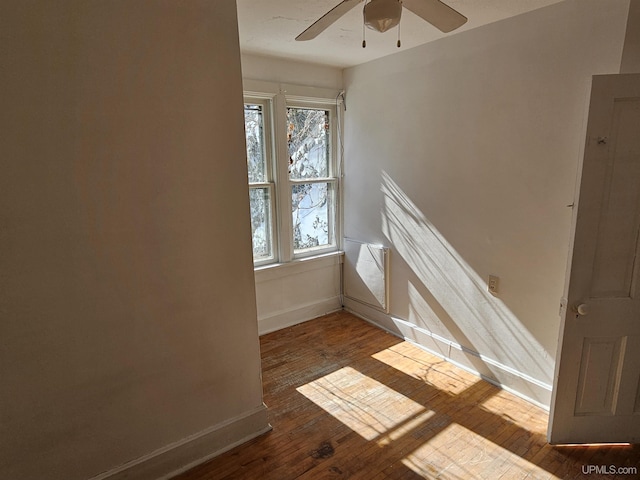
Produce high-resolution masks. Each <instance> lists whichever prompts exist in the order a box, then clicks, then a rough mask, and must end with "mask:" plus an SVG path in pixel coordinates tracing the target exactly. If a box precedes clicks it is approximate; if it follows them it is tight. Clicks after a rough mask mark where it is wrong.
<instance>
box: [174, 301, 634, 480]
mask: <svg viewBox="0 0 640 480" xmlns="http://www.w3.org/2000/svg"><path fill="white" fill-rule="evenodd" d="M261 347H262V368H263V382H264V398H265V403H266V405H267V406H268V408H269V419H270V422H271V425H272V426H273V431H271V432H270V433H268V434H265V435H263V436H261V437H259V438H257V439H255V440H253V441H251V442H249V443H246V444H244V445H242V446H240V447H237V448H235V449H233V450H231V451H229V452H227V453H224V454H223V455H221V456H219V457H217V458H215V459H213V460H211V461H209V462H207V463H206V464H203V465H200V466H198V467H196V468H194V469H192V470H190V471H188V472H186V473H184V474H182V475H180V476H178V477H176V478H177V479H179V480H214V479H251V480H262V479H273V480H289V479H310V480H321V479H366V480H379V479H409V480H413V479H424V478H429V479H431V478H438V479H448V480H449V479H450V480H459V479H465V480H466V479H491V480H494V479H495V480H498V479H505V480H508V479H525V478H526V479H555V478H561V479H587V478H588V479H597V478H603V479H605V478H606V479H612V478H625V479H631V478H640V475H638V474H636V475H633V474H631V473H630V470H629V469H628V468H627V467H631V468H634V467H637V466H638V465H640V446H638V445H635V446H616V447H612V446H604V447H593V446H591V447H552V446H550V445H548V444H547V443H546V441H545V430H546V425H547V414H546V413H545V412H544V411H543V410H542V409H540V408H538V407H536V406H534V405H531V404H529V403H528V402H526V401H523V400H521V399H519V398H517V397H515V396H513V395H511V394H509V393H507V392H505V391H502V390H500V389H498V388H496V387H494V386H492V385H490V384H489V383H487V382H484V381H482V380H479V379H478V378H477V377H475V376H473V375H470V374H468V373H466V372H465V371H463V370H460V369H458V368H456V367H454V366H452V365H450V364H448V363H447V362H444V361H442V360H441V359H439V358H437V357H434V356H432V355H430V354H428V353H426V352H424V351H423V350H421V349H419V348H417V347H415V346H413V345H412V344H410V343H408V342H404V341H402V340H400V339H399V338H396V337H394V336H393V335H390V334H388V333H386V332H384V331H382V330H379V329H377V328H375V327H373V326H371V325H369V324H368V323H366V322H363V321H362V320H360V319H358V318H356V317H354V316H352V315H350V314H348V313H346V312H339V313H335V314H331V315H328V316H326V317H322V318H320V319H317V320H313V321H311V322H306V323H304V324H301V325H297V326H295V327H291V328H287V329H285V330H281V331H278V332H274V333H271V334H268V335H265V336H263V337H262V338H261ZM612 467H616V468H619V469H620V468H621V467H625V468H627V472H628V473H626V474H618V475H617V476H616V475H604V474H597V473H593V472H594V471H595V469H596V468H599V469H601V470H600V471H601V472H602V471H603V470H602V469H603V468H607V469H611V468H612ZM590 470H591V471H590ZM609 471H612V470H609ZM621 471H622V470H619V472H621Z"/></svg>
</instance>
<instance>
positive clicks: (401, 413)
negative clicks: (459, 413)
mask: <svg viewBox="0 0 640 480" xmlns="http://www.w3.org/2000/svg"><path fill="white" fill-rule="evenodd" d="M296 390H297V391H298V392H299V393H301V394H302V395H304V396H305V397H307V398H308V399H309V400H311V401H312V402H314V403H315V404H316V405H318V406H319V407H320V408H322V409H323V410H325V411H326V412H327V413H329V414H330V415H332V416H333V417H334V418H336V419H337V420H339V421H340V422H342V423H343V424H344V425H346V426H347V427H349V428H350V429H351V430H353V431H354V432H356V433H357V434H359V435H360V436H361V437H363V438H364V439H366V440H377V441H378V442H379V443H380V445H386V444H388V443H389V442H391V441H393V440H395V439H397V438H399V437H401V436H403V435H405V434H406V433H407V432H408V431H410V430H411V429H413V428H415V427H416V426H417V425H419V424H422V423H424V422H425V421H426V420H427V419H428V418H429V417H431V416H432V415H434V412H432V411H429V410H426V409H425V408H424V407H423V406H422V405H420V404H419V403H417V402H414V401H413V400H411V399H410V398H407V397H405V396H404V395H402V394H401V393H398V392H396V391H395V390H393V389H392V388H389V387H388V386H386V385H384V384H382V383H380V382H378V381H376V380H374V379H372V378H369V377H367V376H366V375H363V374H362V373H360V372H359V371H357V370H355V369H353V368H351V367H344V368H341V369H340V370H337V371H335V372H333V373H330V374H329V375H326V376H324V377H322V378H319V379H317V380H314V381H313V382H310V383H307V384H306V385H302V386H301V387H298V388H297V389H296Z"/></svg>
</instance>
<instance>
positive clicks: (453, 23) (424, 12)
mask: <svg viewBox="0 0 640 480" xmlns="http://www.w3.org/2000/svg"><path fill="white" fill-rule="evenodd" d="M402 5H403V6H405V7H407V9H408V10H409V11H411V12H413V13H415V14H416V15H418V16H419V17H421V18H423V19H424V20H426V21H427V22H429V23H430V24H431V25H433V26H434V27H436V28H437V29H438V30H440V31H441V32H444V33H448V32H451V31H452V30H455V29H456V28H458V27H461V26H462V25H464V24H465V23H467V17H465V16H464V15H462V14H460V13H458V12H457V11H455V10H454V9H453V8H451V7H450V6H449V5H445V4H444V3H442V2H441V1H440V0H403V1H402Z"/></svg>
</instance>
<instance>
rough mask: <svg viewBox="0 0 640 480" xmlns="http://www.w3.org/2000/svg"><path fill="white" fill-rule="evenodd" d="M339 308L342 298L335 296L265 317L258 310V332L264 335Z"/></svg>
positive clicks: (340, 307)
mask: <svg viewBox="0 0 640 480" xmlns="http://www.w3.org/2000/svg"><path fill="white" fill-rule="evenodd" d="M341 309H342V299H341V298H340V297H339V296H336V297H331V298H327V299H324V300H321V301H319V302H314V303H310V304H307V305H300V306H296V307H295V308H292V309H290V310H284V311H280V312H276V313H274V314H271V315H269V316H266V317H260V312H258V333H259V334H260V335H264V334H265V333H270V332H275V331H276V330H280V329H283V328H286V327H291V326H292V325H297V324H298V323H303V322H306V321H307V320H312V319H314V318H317V317H320V316H322V315H325V314H327V313H333V312H336V311H338V310H341Z"/></svg>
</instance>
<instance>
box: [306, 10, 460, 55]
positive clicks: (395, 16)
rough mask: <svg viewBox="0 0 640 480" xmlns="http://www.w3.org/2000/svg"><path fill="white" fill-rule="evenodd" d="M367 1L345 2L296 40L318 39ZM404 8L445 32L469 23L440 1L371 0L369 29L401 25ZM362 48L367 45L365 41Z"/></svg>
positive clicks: (367, 18)
mask: <svg viewBox="0 0 640 480" xmlns="http://www.w3.org/2000/svg"><path fill="white" fill-rule="evenodd" d="M363 1H365V0H343V1H342V2H341V3H339V4H338V5H336V6H335V7H333V8H332V9H331V10H329V11H328V12H327V13H325V14H324V15H323V16H322V17H320V18H319V19H318V20H316V22H315V23H313V24H312V25H311V26H310V27H309V28H307V29H306V30H305V31H304V32H302V33H301V34H300V35H298V36H297V37H296V40H298V41H304V40H311V39H313V38H316V37H317V36H318V35H319V34H320V33H322V32H323V31H325V30H326V29H327V28H328V27H329V26H331V25H332V24H333V23H334V22H335V21H337V20H338V19H339V18H340V17H342V16H343V15H344V14H346V13H347V12H348V11H349V10H351V9H352V8H354V7H355V6H356V5H358V4H359V3H362V2H363ZM402 7H405V8H407V9H408V10H409V11H411V12H413V13H415V14H416V15H418V16H419V17H421V18H422V19H424V20H426V21H427V22H429V23H430V24H431V25H433V26H434V27H436V28H438V29H439V30H440V31H442V32H444V33H448V32H451V31H452V30H455V29H456V28H458V27H460V26H461V25H464V24H465V23H466V21H467V18H466V17H465V16H464V15H462V14H460V13H458V12H457V11H456V10H454V9H453V8H451V7H450V6H448V5H446V4H444V3H442V2H441V1H440V0H370V1H367V2H366V3H365V6H364V23H365V25H366V26H367V27H369V28H372V29H373V30H376V31H378V32H381V33H384V32H386V31H387V30H389V29H390V28H393V27H395V26H396V25H398V24H399V23H400V16H401V15H402ZM362 46H363V47H364V46H366V42H365V41H364V40H363V41H362ZM398 46H400V40H398Z"/></svg>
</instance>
